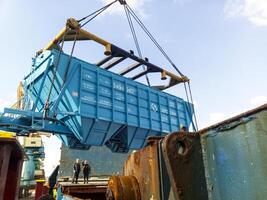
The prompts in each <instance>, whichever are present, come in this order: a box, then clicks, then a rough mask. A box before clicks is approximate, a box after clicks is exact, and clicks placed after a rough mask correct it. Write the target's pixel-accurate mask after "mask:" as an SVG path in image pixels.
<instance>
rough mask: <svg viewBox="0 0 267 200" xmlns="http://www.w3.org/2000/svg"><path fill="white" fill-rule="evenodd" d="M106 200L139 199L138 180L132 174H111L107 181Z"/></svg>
mask: <svg viewBox="0 0 267 200" xmlns="http://www.w3.org/2000/svg"><path fill="white" fill-rule="evenodd" d="M106 199H107V200H124V199H127V200H141V194H140V190H139V185H138V181H137V179H136V178H135V177H134V176H112V177H111V178H110V180H109V182H108V189H107V193H106Z"/></svg>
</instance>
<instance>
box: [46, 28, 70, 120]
mask: <svg viewBox="0 0 267 200" xmlns="http://www.w3.org/2000/svg"><path fill="white" fill-rule="evenodd" d="M68 31H69V30H66V31H65V32H64V34H63V37H62V40H61V45H60V50H59V56H58V59H57V62H56V64H55V66H54V70H53V77H52V82H51V86H50V88H49V91H48V96H47V99H46V102H45V106H44V110H45V117H47V113H46V110H48V109H49V101H50V97H51V93H52V89H53V87H54V84H55V80H56V75H57V70H58V65H59V62H60V58H61V54H62V52H63V47H64V42H65V36H66V33H67V32H68Z"/></svg>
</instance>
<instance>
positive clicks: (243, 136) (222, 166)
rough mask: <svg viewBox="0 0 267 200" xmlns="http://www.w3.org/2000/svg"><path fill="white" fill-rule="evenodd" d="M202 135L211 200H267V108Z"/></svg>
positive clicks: (210, 129) (253, 111) (265, 106)
mask: <svg viewBox="0 0 267 200" xmlns="http://www.w3.org/2000/svg"><path fill="white" fill-rule="evenodd" d="M201 134H202V137H201V142H202V148H203V155H204V162H205V169H206V179H207V188H208V191H209V199H212V200H213V199H216V200H224V199H242V200H251V199H253V200H254V199H256V200H258V199H259V200H260V199H266V196H267V145H266V144H267V104H265V105H263V106H261V107H259V108H257V109H254V110H252V111H249V112H246V113H244V114H241V115H239V116H237V117H235V118H231V119H230V120H226V121H224V122H223V123H220V124H217V125H216V126H212V127H210V128H208V129H205V130H202V131H201Z"/></svg>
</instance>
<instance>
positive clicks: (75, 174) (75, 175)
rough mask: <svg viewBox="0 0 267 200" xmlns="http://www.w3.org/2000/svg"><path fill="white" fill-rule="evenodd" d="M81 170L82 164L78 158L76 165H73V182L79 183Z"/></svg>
mask: <svg viewBox="0 0 267 200" xmlns="http://www.w3.org/2000/svg"><path fill="white" fill-rule="evenodd" d="M80 171H81V165H80V160H79V159H76V161H75V163H74V165H73V179H72V183H74V181H75V183H78V179H79V174H80Z"/></svg>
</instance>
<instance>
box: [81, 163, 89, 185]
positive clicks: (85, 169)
mask: <svg viewBox="0 0 267 200" xmlns="http://www.w3.org/2000/svg"><path fill="white" fill-rule="evenodd" d="M82 165H83V179H84V183H85V182H86V183H88V178H89V174H90V171H91V167H90V165H89V163H88V161H87V160H85V161H83V163H82Z"/></svg>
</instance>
